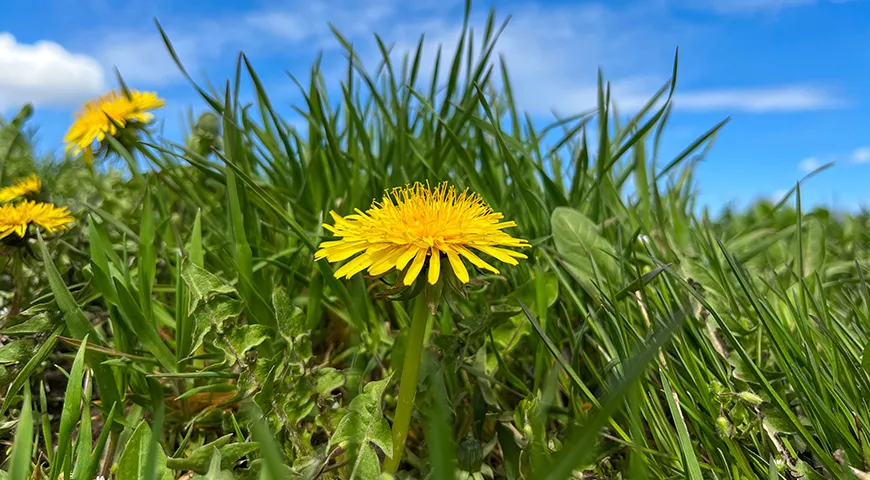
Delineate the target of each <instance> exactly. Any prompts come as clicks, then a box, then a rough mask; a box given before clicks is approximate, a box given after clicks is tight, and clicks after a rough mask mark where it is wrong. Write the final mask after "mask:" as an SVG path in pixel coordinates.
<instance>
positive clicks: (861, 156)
mask: <svg viewBox="0 0 870 480" xmlns="http://www.w3.org/2000/svg"><path fill="white" fill-rule="evenodd" d="M850 160H852V163H867V162H870V147H860V148H856V149H855V151H854V152H852V156H851V157H850Z"/></svg>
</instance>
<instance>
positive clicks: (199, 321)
mask: <svg viewBox="0 0 870 480" xmlns="http://www.w3.org/2000/svg"><path fill="white" fill-rule="evenodd" d="M241 313H242V304H241V302H239V301H238V300H234V299H230V298H227V297H217V298H213V299H211V300H209V301H207V302H205V303H203V304H201V305H200V306H199V308H197V309H196V311H194V312H193V314H192V316H193V347H192V348H191V351H194V352H195V351H196V350H197V349H198V348H199V347H200V346H202V342H203V340H204V339H205V336H206V335H207V334H208V333H209V332H211V331H213V330H215V329H217V330H220V331H223V330H224V328H225V324H226V322H227V320H229V319H231V318H237V317H238V316H239V315H241Z"/></svg>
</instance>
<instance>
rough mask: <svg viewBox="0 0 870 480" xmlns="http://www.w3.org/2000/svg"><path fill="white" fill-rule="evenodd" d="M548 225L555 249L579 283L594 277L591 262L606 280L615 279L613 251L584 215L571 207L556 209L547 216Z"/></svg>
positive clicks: (617, 266)
mask: <svg viewBox="0 0 870 480" xmlns="http://www.w3.org/2000/svg"><path fill="white" fill-rule="evenodd" d="M550 226H551V229H552V232H553V241H554V242H555V244H556V250H557V251H558V252H559V254H560V255H561V256H562V258H563V259H564V260H565V261H566V262H567V263H568V265H569V266H570V267H571V268H572V269H574V271H575V273H576V274H577V276H578V277H579V278H580V279H581V280H585V279H589V278H595V269H594V268H593V261H594V266H595V267H597V269H598V270H600V271H601V272H602V273H604V274H605V275H606V276H607V278H610V279H615V278H616V275H617V273H618V269H619V264H618V263H617V261H616V259H615V255H616V251H615V250H614V248H613V246H612V245H611V244H610V243H609V242H608V241H607V240H606V239H605V238H604V237H602V236H601V235H600V233H599V231H598V226H596V225H595V224H594V223H593V222H592V221H591V220H590V219H588V218H586V216H585V215H583V214H582V213H580V212H579V211H577V210H574V209H573V208H568V207H557V208H556V209H555V210H553V214H552V215H551V216H550Z"/></svg>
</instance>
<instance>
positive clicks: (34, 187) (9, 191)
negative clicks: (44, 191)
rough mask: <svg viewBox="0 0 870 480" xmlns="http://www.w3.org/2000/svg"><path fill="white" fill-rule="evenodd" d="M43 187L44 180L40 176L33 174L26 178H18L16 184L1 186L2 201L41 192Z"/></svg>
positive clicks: (0, 201) (0, 200) (0, 197)
mask: <svg viewBox="0 0 870 480" xmlns="http://www.w3.org/2000/svg"><path fill="white" fill-rule="evenodd" d="M41 188H42V182H40V181H39V177H37V176H36V175H31V176H29V177H27V178H25V179H24V180H18V181H17V182H15V184H14V185H11V186H8V187H5V188H0V203H3V202H8V201H10V200H15V199H16V198H19V197H23V196H26V195H30V194H33V193H39V190H40V189H41Z"/></svg>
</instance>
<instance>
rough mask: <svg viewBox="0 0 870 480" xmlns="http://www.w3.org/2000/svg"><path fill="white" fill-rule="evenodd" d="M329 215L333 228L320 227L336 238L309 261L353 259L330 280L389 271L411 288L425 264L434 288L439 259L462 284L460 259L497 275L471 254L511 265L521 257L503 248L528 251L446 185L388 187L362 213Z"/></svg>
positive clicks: (476, 203) (476, 201) (492, 215)
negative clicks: (400, 275) (443, 258)
mask: <svg viewBox="0 0 870 480" xmlns="http://www.w3.org/2000/svg"><path fill="white" fill-rule="evenodd" d="M330 215H331V216H332V218H333V220H334V221H335V225H324V228H326V229H327V230H329V231H330V232H332V233H333V235H335V236H336V237H339V238H340V239H339V240H334V241H328V242H323V243H321V244H320V249H319V250H318V251H317V252H316V253H315V254H314V258H315V260H320V259H323V258H325V259H326V260H327V261H329V262H339V261H342V260H346V259H348V258H351V257H354V256H355V255H357V256H356V257H355V258H353V259H352V260H350V261H349V262H347V263H346V264H344V265H343V266H342V267H341V268H339V269H338V270H337V271H336V272H335V277H336V278H340V277H345V278H350V277H352V276H354V275H356V274H357V273H359V272H362V271H363V270H366V269H368V273H369V274H370V275H382V274H385V273H387V272H389V271H391V270H392V269H393V268H395V269H396V270H399V271H404V280H403V283H404V284H405V285H411V284H413V283H414V280H416V279H417V277H418V276H419V275H420V272H421V271H422V270H423V267H424V266H425V264H426V262H427V260H428V265H429V268H428V274H427V276H428V281H429V283H430V284H433V285H434V284H435V283H436V282H437V281H438V278H439V276H440V273H441V256H442V254H443V255H444V256H446V257H447V260H448V264H449V265H450V267H451V269H452V270H453V273H454V274H455V275H456V278H457V279H459V281H460V282H462V283H467V282H468V281H469V275H468V270H467V269H466V267H465V263H464V260H468V261H469V262H471V264H472V265H474V266H475V267H478V268H480V269H484V270H489V271H490V272H493V273H496V274H498V273H499V271H498V270H497V269H496V268H495V267H493V266H492V265H490V264H489V263H487V262H486V261H484V260H483V259H481V258H480V257H479V256H478V255H477V253H475V252H474V251H473V250H477V251H478V252H481V253H484V254H486V255H488V256H490V257H493V258H495V259H497V260H500V261H502V262H504V263H507V264H510V265H516V264H517V260H516V259H517V258H526V256H525V255H523V254H522V253H519V252H515V251H513V250H508V249H506V248H503V247H515V248H523V247H529V246H530V245H529V243H528V242H527V241H526V240H523V239H518V238H514V237H511V236H510V235H509V234H507V233H505V232H503V231H502V230H503V229H505V228H508V227H515V226H516V223H515V222H512V221H510V222H501V220H502V218H504V216H503V215H502V214H501V213H497V212H493V211H492V209H490V208H489V207H488V206H487V205H486V204H485V203H484V201H483V199H482V198H481V197H480V196H479V195H478V194H476V193H470V192H469V191H468V190H466V191H464V192H462V193H458V192H457V191H456V189H455V188H454V187H452V186H448V184H447V182H443V183H441V184H439V185H438V186H437V187H435V188H434V189H431V188H430V187H429V185H428V183H427V184H426V185H423V184H421V183H415V184H414V185H412V186H405V187H399V188H394V189H393V190H392V191H391V192H386V193H385V194H384V196H383V199H382V201H381V202H373V203H372V206H371V208H369V209H368V210H366V211H365V212H362V211H360V210H359V209H357V210H356V213H355V214H351V215H347V216H345V217H342V216H340V215H338V214H337V213H336V212H334V211H331V212H330ZM358 254H359V255H358ZM406 268H407V270H405V269H406Z"/></svg>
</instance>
